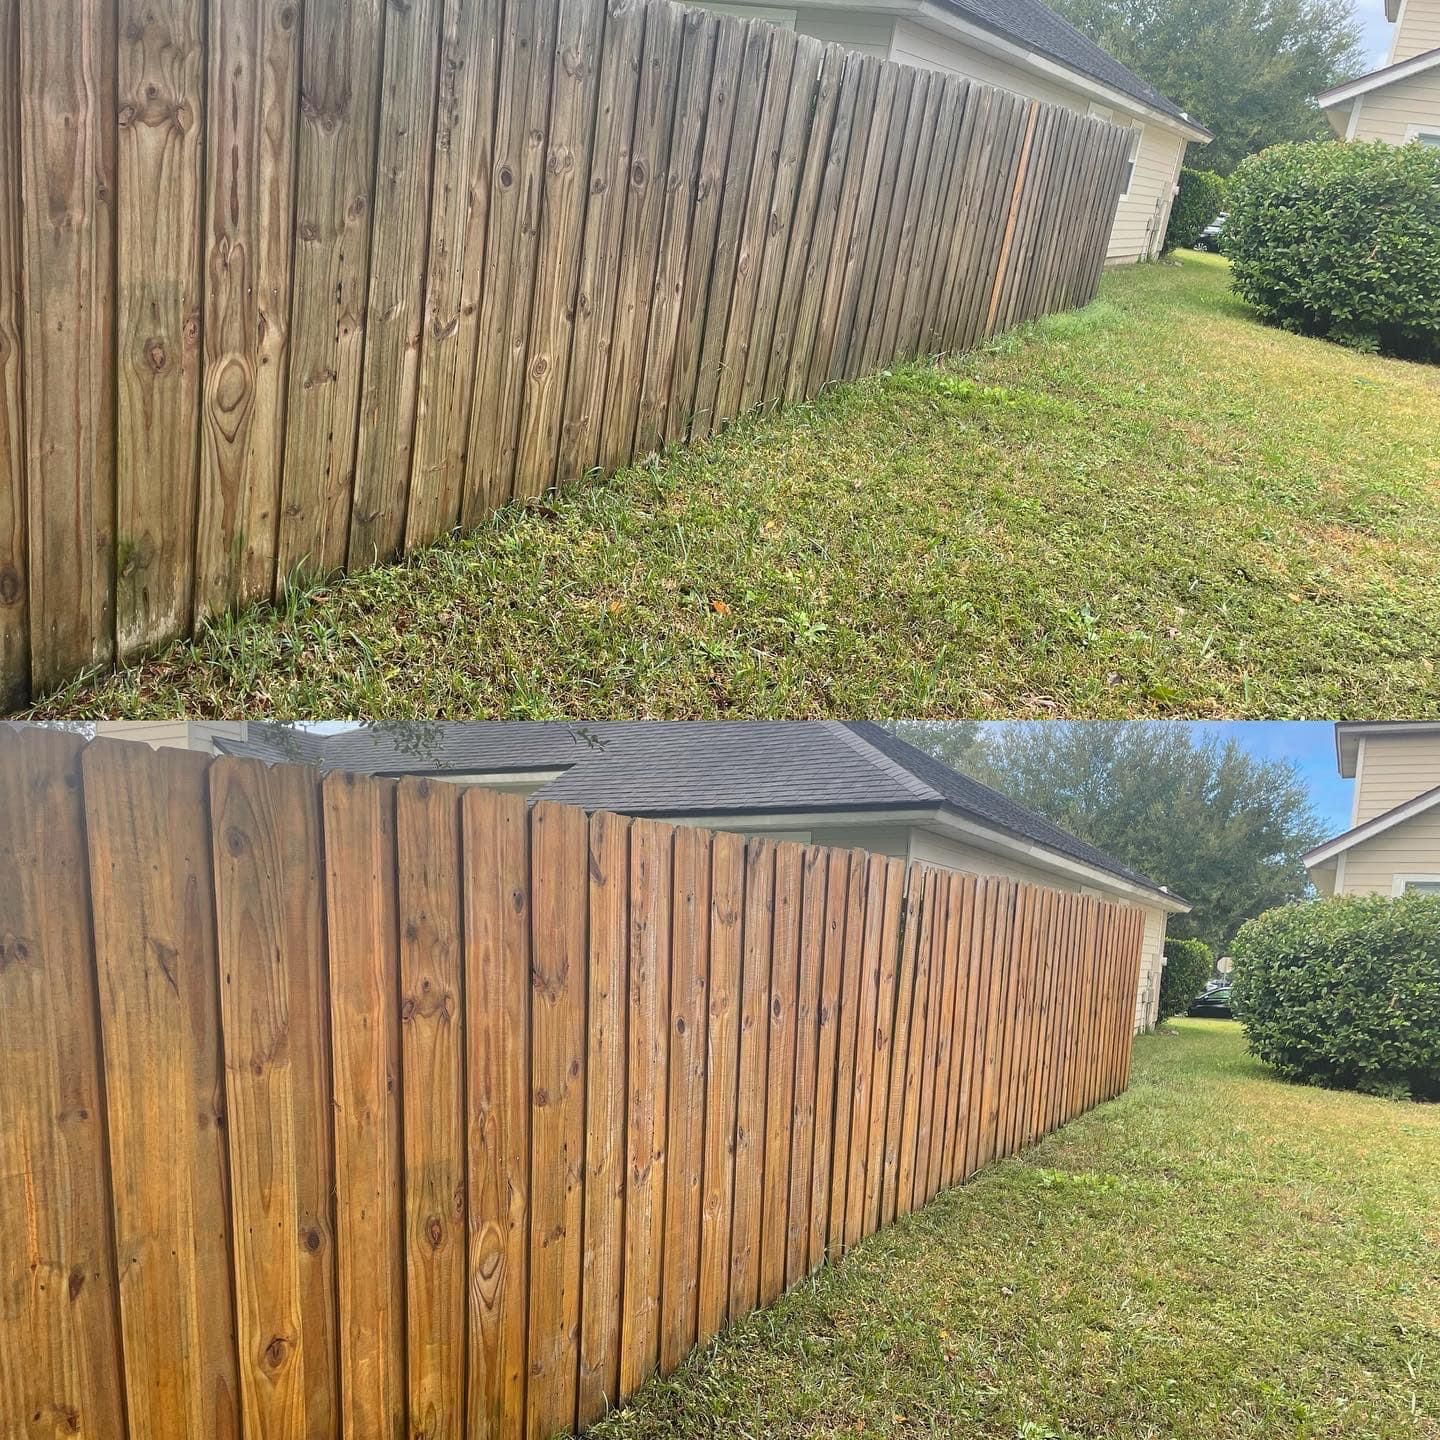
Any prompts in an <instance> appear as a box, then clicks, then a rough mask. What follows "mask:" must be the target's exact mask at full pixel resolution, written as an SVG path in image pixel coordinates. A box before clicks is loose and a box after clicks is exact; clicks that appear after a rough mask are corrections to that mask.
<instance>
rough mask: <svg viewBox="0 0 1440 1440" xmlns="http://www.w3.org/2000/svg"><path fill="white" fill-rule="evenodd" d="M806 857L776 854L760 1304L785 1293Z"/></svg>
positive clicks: (795, 851) (786, 850) (786, 849)
mask: <svg viewBox="0 0 1440 1440" xmlns="http://www.w3.org/2000/svg"><path fill="white" fill-rule="evenodd" d="M805 859H806V852H805V851H804V850H803V849H802V847H800V846H799V845H796V844H794V843H793V842H791V841H784V842H782V843H781V844H780V845H779V846H778V848H777V849H776V852H775V900H774V911H775V916H774V941H773V945H774V948H773V950H772V952H771V965H770V1047H769V1060H768V1064H767V1069H766V1095H765V1181H764V1187H763V1190H762V1192H761V1205H760V1303H761V1304H762V1305H768V1304H769V1303H770V1302H771V1301H772V1300H774V1299H775V1298H776V1296H778V1295H779V1294H780V1293H781V1292H782V1291H783V1290H784V1289H785V1263H786V1255H787V1249H788V1246H787V1237H788V1234H789V1212H790V1148H791V1131H792V1128H793V1126H794V1105H795V1049H796V1035H797V1029H796V1010H797V1006H798V1002H799V982H800V977H799V963H800V899H801V896H800V886H801V873H802V868H803V866H804V864H805Z"/></svg>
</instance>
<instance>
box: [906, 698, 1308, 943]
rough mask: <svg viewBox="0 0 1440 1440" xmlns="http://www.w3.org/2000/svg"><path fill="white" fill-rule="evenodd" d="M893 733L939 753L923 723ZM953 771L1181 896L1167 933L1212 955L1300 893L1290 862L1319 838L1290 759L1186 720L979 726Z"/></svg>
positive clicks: (1300, 873) (1302, 878)
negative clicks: (1257, 752)
mask: <svg viewBox="0 0 1440 1440" xmlns="http://www.w3.org/2000/svg"><path fill="white" fill-rule="evenodd" d="M905 738H906V739H908V740H909V741H910V742H911V743H912V744H915V745H919V746H921V747H922V748H924V749H926V750H928V751H929V752H930V753H932V754H937V755H940V756H941V758H944V757H943V754H942V752H941V748H940V746H941V743H942V742H941V741H939V740H937V739H936V738H935V735H934V732H933V731H932V730H931V729H930V727H927V729H926V731H922V732H919V733H918V734H907V736H906V737H905ZM927 738H928V740H929V743H926V740H927ZM957 768H960V769H963V770H965V771H966V773H968V774H970V775H972V776H974V778H975V779H977V780H981V781H983V782H984V783H985V784H987V785H990V786H992V787H994V788H995V789H996V790H999V791H1000V792H1001V793H1002V794H1005V795H1008V796H1010V798H1011V799H1013V800H1018V801H1019V802H1020V803H1021V804H1022V805H1027V806H1029V807H1030V808H1031V809H1032V810H1036V811H1039V813H1040V814H1042V815H1044V816H1045V817H1046V818H1047V819H1050V820H1053V821H1054V822H1055V823H1056V824H1057V825H1060V826H1062V827H1063V828H1064V829H1066V830H1068V831H1070V832H1071V834H1073V835H1077V836H1079V837H1080V838H1081V839H1082V840H1088V841H1089V842H1090V843H1091V844H1092V845H1096V846H1098V847H1099V848H1100V849H1101V850H1104V851H1105V852H1106V853H1107V854H1109V855H1113V856H1114V857H1115V858H1116V859H1117V860H1119V861H1121V862H1122V863H1124V864H1126V865H1129V866H1131V867H1133V868H1134V869H1136V870H1139V871H1141V872H1142V873H1144V874H1146V875H1149V876H1150V877H1151V878H1153V879H1154V880H1156V881H1157V882H1159V883H1160V884H1163V885H1165V886H1167V887H1168V888H1169V889H1171V890H1173V891H1175V892H1176V893H1177V894H1179V895H1181V896H1183V897H1184V898H1185V899H1186V900H1188V901H1189V902H1190V903H1191V905H1192V906H1193V907H1194V908H1193V909H1192V911H1191V913H1190V914H1188V915H1175V916H1172V917H1171V920H1170V927H1169V928H1170V933H1171V934H1172V935H1173V936H1176V937H1177V938H1181V939H1185V938H1194V939H1199V940H1204V941H1205V942H1206V944H1208V945H1209V946H1210V947H1211V948H1212V949H1213V950H1214V951H1215V953H1216V954H1223V953H1224V951H1225V947H1226V946H1227V945H1228V944H1229V942H1230V940H1231V938H1232V937H1233V936H1234V934H1235V932H1236V930H1238V929H1239V927H1240V926H1241V925H1242V924H1243V923H1244V922H1245V921H1246V920H1248V919H1249V918H1250V917H1251V916H1253V915H1258V914H1260V913H1261V911H1263V910H1268V909H1270V908H1271V907H1272V906H1275V905H1283V904H1285V903H1287V902H1288V901H1291V900H1295V899H1299V898H1300V897H1301V896H1302V895H1304V894H1306V893H1307V891H1308V888H1309V882H1308V881H1307V879H1306V875H1305V866H1304V864H1303V863H1302V861H1301V858H1300V857H1301V856H1302V855H1303V854H1304V853H1305V851H1306V850H1308V849H1310V848H1311V846H1313V845H1316V844H1318V843H1319V842H1320V840H1322V839H1323V838H1324V832H1323V831H1322V829H1321V827H1320V825H1319V823H1318V821H1317V820H1316V817H1315V813H1314V811H1313V810H1312V809H1311V807H1310V800H1309V793H1308V791H1307V789H1306V787H1305V783H1304V781H1303V780H1302V779H1301V778H1300V775H1299V772H1298V771H1297V770H1296V768H1295V766H1294V765H1293V764H1291V763H1289V762H1288V761H1275V760H1259V759H1256V758H1255V757H1253V756H1251V755H1249V754H1247V753H1246V752H1245V751H1244V750H1242V749H1241V748H1240V747H1239V746H1238V745H1237V744H1236V743H1235V742H1234V741H1233V740H1227V741H1225V742H1223V743H1221V742H1219V741H1217V740H1216V739H1215V738H1214V737H1211V736H1205V737H1203V738H1202V737H1200V736H1198V735H1197V734H1196V732H1195V731H1194V730H1192V729H1191V727H1190V726H1188V725H1179V724H1173V723H1171V724H1162V723H1157V722H1145V721H1127V722H1114V723H1111V722H1101V721H1046V722H1044V723H1036V724H1024V723H1012V724H1002V725H988V726H985V727H984V728H983V730H982V732H981V735H980V738H979V741H978V743H977V744H975V745H973V746H971V747H970V748H969V750H968V751H967V753H966V756H965V758H964V762H963V763H962V764H961V765H959V766H957Z"/></svg>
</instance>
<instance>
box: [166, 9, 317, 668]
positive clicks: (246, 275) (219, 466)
mask: <svg viewBox="0 0 1440 1440" xmlns="http://www.w3.org/2000/svg"><path fill="white" fill-rule="evenodd" d="M207 48H208V51H209V60H210V70H209V81H208V84H209V93H210V95H211V96H212V97H213V96H215V95H217V94H218V95H221V96H223V97H224V98H223V100H222V102H221V103H219V104H215V103H213V102H212V103H211V104H209V105H208V106H207V107H206V124H207V126H208V131H207V142H206V143H207V146H208V157H207V163H206V166H205V234H204V237H203V243H204V247H205V248H204V255H203V281H204V290H205V301H204V321H203V324H202V327H201V329H202V341H203V353H204V366H203V375H202V385H201V397H200V411H201V414H200V494H199V511H198V517H197V534H196V540H195V618H196V619H197V620H198V619H200V618H201V617H203V616H206V615H215V614H223V613H224V612H226V611H228V610H231V609H233V608H234V607H236V606H237V605H242V604H248V603H251V602H253V601H256V600H265V599H268V598H269V597H270V595H271V593H272V592H273V589H274V585H275V541H276V531H277V528H278V524H279V515H280V469H281V461H282V458H283V456H284V434H285V396H286V388H287V383H288V374H289V368H288V359H289V355H288V345H287V336H288V335H289V330H290V289H291V273H292V272H291V260H292V246H293V236H292V233H291V228H290V218H291V208H290V207H291V203H292V199H293V189H294V175H295V151H296V131H297V126H298V119H299V105H298V86H299V74H300V27H299V26H298V25H297V24H296V9H295V6H294V4H293V3H292V0H256V3H254V4H250V5H230V4H226V3H224V0H211V6H210V15H209V30H208V42H207ZM160 638H163V637H161V636H160V635H154V636H147V637H146V639H147V640H158V639H160Z"/></svg>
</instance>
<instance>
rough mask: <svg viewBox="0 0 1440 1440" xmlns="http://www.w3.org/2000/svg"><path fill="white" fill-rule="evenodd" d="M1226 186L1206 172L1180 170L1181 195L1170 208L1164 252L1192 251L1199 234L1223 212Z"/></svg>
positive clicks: (1219, 177)
mask: <svg viewBox="0 0 1440 1440" xmlns="http://www.w3.org/2000/svg"><path fill="white" fill-rule="evenodd" d="M1225 192H1226V184H1225V177H1224V176H1223V175H1212V174H1211V173H1210V172H1209V171H1208V170H1190V169H1188V168H1187V169H1182V170H1181V171H1180V193H1179V194H1178V195H1176V197H1175V203H1174V204H1173V205H1172V206H1171V207H1170V224H1169V225H1168V226H1167V227H1166V229H1165V250H1166V252H1167V253H1168V252H1169V251H1171V250H1176V249H1184V250H1192V249H1194V247H1195V242H1196V241H1197V240H1198V239H1199V238H1200V232H1201V231H1202V230H1203V229H1204V228H1205V227H1206V226H1207V225H1208V224H1209V223H1210V222H1211V221H1212V220H1213V219H1214V218H1215V217H1216V216H1217V215H1218V214H1219V213H1220V212H1221V211H1222V210H1223V209H1224V208H1225Z"/></svg>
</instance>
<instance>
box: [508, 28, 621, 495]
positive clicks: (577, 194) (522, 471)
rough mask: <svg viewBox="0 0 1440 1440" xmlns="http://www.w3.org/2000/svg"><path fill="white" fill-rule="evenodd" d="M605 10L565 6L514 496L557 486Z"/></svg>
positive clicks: (559, 37) (552, 104) (553, 94)
mask: <svg viewBox="0 0 1440 1440" xmlns="http://www.w3.org/2000/svg"><path fill="white" fill-rule="evenodd" d="M604 22H605V11H604V8H603V7H602V6H600V5H598V4H596V3H594V0H560V12H559V19H558V33H557V35H556V41H555V66H554V74H553V79H552V88H551V96H550V148H549V154H548V156H547V158H546V162H545V182H544V183H545V189H544V196H543V204H542V206H541V211H540V236H539V242H538V245H539V253H538V256H537V258H536V265H535V297H534V306H533V314H532V316H531V321H530V334H529V338H528V340H527V342H526V350H525V371H524V392H523V395H522V397H521V420H520V439H519V445H518V452H517V457H516V464H515V482H514V490H515V493H516V494H517V495H519V496H522V497H524V496H533V495H539V494H542V493H544V491H546V490H548V489H549V488H550V486H551V485H552V484H553V483H554V481H555V474H556V467H557V464H558V461H559V451H560V430H561V426H562V424H563V422H564V416H565V389H566V386H567V385H568V383H569V380H570V351H571V343H572V340H573V338H574V327H575V288H576V285H577V284H578V282H579V270H580V252H581V246H582V243H583V241H584V237H585V218H586V217H585V210H586V190H587V187H588V184H589V178H590V159H591V150H592V148H593V142H594V137H595V125H596V93H597V90H598V87H599V81H600V50H601V40H602V32H603V28H604Z"/></svg>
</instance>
